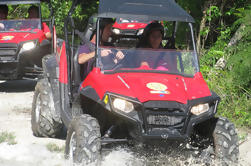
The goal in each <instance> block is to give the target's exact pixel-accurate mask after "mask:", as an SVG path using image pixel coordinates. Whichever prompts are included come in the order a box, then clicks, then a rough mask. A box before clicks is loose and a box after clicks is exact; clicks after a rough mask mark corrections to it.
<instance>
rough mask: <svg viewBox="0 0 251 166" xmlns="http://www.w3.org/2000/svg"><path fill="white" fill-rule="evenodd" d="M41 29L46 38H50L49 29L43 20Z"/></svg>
mask: <svg viewBox="0 0 251 166" xmlns="http://www.w3.org/2000/svg"><path fill="white" fill-rule="evenodd" d="M43 31H44V35H45V37H46V39H48V40H51V31H50V29H49V27H48V26H47V25H46V23H45V22H43Z"/></svg>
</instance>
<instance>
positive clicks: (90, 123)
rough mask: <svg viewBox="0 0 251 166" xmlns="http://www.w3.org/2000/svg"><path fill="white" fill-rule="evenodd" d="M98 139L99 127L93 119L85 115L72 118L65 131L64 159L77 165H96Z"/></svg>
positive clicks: (98, 157) (98, 147)
mask: <svg viewBox="0 0 251 166" xmlns="http://www.w3.org/2000/svg"><path fill="white" fill-rule="evenodd" d="M100 137H101V134H100V127H99V124H98V121H97V120H96V119H95V118H93V117H91V116H90V115H87V114H83V115H80V116H78V117H74V118H73V120H72V121H71V123H70V125H69V128H68V131H67V138H66V146H65V158H67V159H70V160H73V163H77V164H83V165H86V164H89V163H94V164H98V163H99V159H100V149H101V143H100Z"/></svg>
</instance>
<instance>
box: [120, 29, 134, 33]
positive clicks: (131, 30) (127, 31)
mask: <svg viewBox="0 0 251 166" xmlns="http://www.w3.org/2000/svg"><path fill="white" fill-rule="evenodd" d="M136 32H137V30H135V29H125V30H122V31H121V33H122V34H136Z"/></svg>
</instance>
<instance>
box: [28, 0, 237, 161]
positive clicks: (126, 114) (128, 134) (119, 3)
mask: <svg viewBox="0 0 251 166" xmlns="http://www.w3.org/2000/svg"><path fill="white" fill-rule="evenodd" d="M77 3H78V1H74V2H73V6H72V8H71V10H70V11H69V15H68V17H67V19H66V22H65V27H66V29H65V34H66V35H65V41H58V42H57V43H58V45H57V52H56V53H55V54H52V55H50V56H47V57H46V58H44V59H43V69H44V78H43V79H41V80H40V81H39V82H38V83H37V86H36V90H35V95H34V99H33V107H32V130H33V133H34V135H36V136H48V137H56V136H57V135H58V134H60V132H62V128H63V127H64V126H65V127H66V128H67V138H66V147H65V153H66V156H67V157H70V158H71V159H73V161H74V162H75V163H90V162H96V161H97V160H98V159H99V156H100V151H101V149H102V145H104V144H109V143H116V142H126V141H129V140H131V141H136V142H142V143H144V144H155V143H156V144H157V143H159V142H163V143H162V144H161V145H162V147H163V146H166V148H168V146H167V145H166V144H165V142H166V141H180V142H185V143H189V144H190V145H191V146H194V147H197V148H199V149H206V148H208V147H212V149H213V150H212V152H211V154H210V155H213V156H215V158H216V159H221V160H223V161H224V162H228V161H233V162H237V159H238V154H239V150H238V140H237V133H236V130H235V127H234V125H233V124H232V123H231V122H229V121H228V120H227V119H226V118H222V117H216V113H217V106H218V104H219V102H220V97H219V96H218V95H217V94H216V93H214V92H213V91H211V90H210V89H209V88H208V86H207V84H206V82H205V80H204V79H203V77H202V74H201V73H200V69H199V61H198V55H197V51H196V46H195V40H194V34H193V26H192V25H193V24H192V23H193V22H194V19H193V18H192V17H191V16H190V15H189V14H188V13H187V12H185V11H184V10H183V9H182V8H181V7H180V6H179V5H178V4H176V3H175V2H174V1H173V0H155V1H143V0H135V1H131V0H103V1H100V3H99V12H98V18H97V23H96V25H97V26H96V47H95V58H94V59H93V61H92V62H88V63H91V64H90V65H85V66H84V71H87V70H90V72H89V73H87V74H86V75H84V76H83V73H81V72H80V69H81V67H82V66H80V65H79V64H78V61H77V59H78V47H79V44H77V43H74V42H70V38H69V34H72V38H71V41H77V40H74V37H75V35H74V34H75V32H76V30H75V29H74V21H73V18H72V14H73V13H74V12H73V11H74V9H75V7H76V5H77ZM104 18H116V19H119V18H123V19H132V20H137V19H147V20H149V21H151V20H159V21H164V23H165V24H166V26H168V28H166V30H168V32H166V33H165V35H166V36H165V37H164V38H163V43H162V44H163V45H166V46H168V45H174V46H175V47H171V48H168V47H166V46H163V48H160V49H151V48H137V47H136V46H135V47H120V46H119V44H117V43H114V45H116V47H115V46H114V45H113V43H111V46H102V45H101V44H100V40H101V36H100V35H101V34H100V32H101V31H100V25H101V24H102V20H103V19H104ZM92 29H94V28H92ZM170 38H172V39H173V40H171V41H169V40H167V39H170ZM170 42H174V43H171V44H170ZM104 50H109V51H110V52H112V53H111V55H109V56H106V57H104V56H102V51H104ZM119 51H120V52H122V53H123V55H124V57H123V58H121V59H117V60H116V61H114V58H116V56H115V54H116V52H119ZM141 60H145V61H147V62H148V64H149V65H148V66H142V65H140V63H139V61H141ZM81 78H82V80H81Z"/></svg>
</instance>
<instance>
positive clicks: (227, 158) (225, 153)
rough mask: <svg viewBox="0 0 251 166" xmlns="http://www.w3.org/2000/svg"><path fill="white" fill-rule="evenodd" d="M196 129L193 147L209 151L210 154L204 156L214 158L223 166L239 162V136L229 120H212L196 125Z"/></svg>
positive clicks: (192, 142) (192, 141) (192, 140)
mask: <svg viewBox="0 0 251 166" xmlns="http://www.w3.org/2000/svg"><path fill="white" fill-rule="evenodd" d="M194 129H195V132H194V134H193V136H192V139H191V144H192V146H195V147H198V148H199V149H201V150H202V151H204V150H208V149H209V152H206V153H204V154H208V155H210V156H213V158H214V159H216V160H217V161H219V162H220V163H222V165H232V164H236V163H237V162H238V157H239V145H238V136H237V133H236V130H235V127H234V124H233V123H231V122H229V120H228V119H226V118H222V117H220V118H212V119H210V120H208V121H205V122H203V123H201V124H198V125H196V126H195V128H194ZM210 149H211V150H210ZM204 152H205V151H204ZM202 153H203V152H202ZM202 156H203V155H202Z"/></svg>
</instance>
